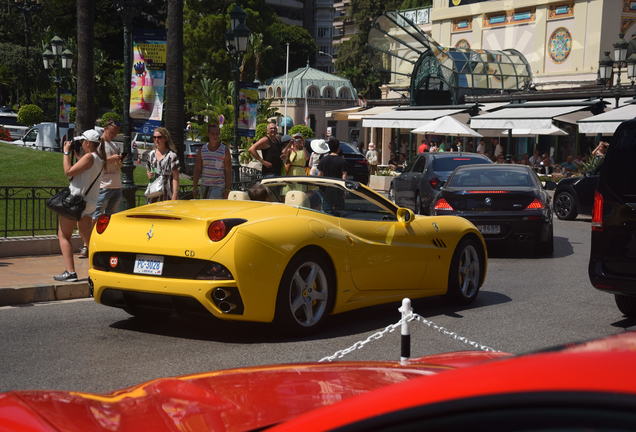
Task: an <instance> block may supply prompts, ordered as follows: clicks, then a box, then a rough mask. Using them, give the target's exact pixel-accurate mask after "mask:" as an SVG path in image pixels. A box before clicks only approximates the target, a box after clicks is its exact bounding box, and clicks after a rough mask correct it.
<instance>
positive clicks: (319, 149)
mask: <svg viewBox="0 0 636 432" xmlns="http://www.w3.org/2000/svg"><path fill="white" fill-rule="evenodd" d="M310 145H311V150H312V151H313V152H314V153H318V154H325V153H329V146H328V145H327V143H326V142H325V140H324V139H315V140H311V144H310Z"/></svg>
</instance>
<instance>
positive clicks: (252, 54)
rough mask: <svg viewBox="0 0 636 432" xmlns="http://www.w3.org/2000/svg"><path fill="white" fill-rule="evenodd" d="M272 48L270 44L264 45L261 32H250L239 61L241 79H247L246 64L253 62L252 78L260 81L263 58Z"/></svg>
mask: <svg viewBox="0 0 636 432" xmlns="http://www.w3.org/2000/svg"><path fill="white" fill-rule="evenodd" d="M272 49H273V48H272V46H271V45H265V42H264V40H263V33H252V34H250V43H249V44H248V45H247V52H246V53H245V55H244V56H243V61H242V62H241V67H240V71H241V81H248V79H247V73H248V64H250V63H251V62H254V78H255V79H256V81H259V82H260V71H261V64H262V63H263V59H264V58H265V57H267V53H268V52H269V51H271V50H272Z"/></svg>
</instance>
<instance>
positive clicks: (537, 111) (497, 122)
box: [470, 105, 587, 129]
mask: <svg viewBox="0 0 636 432" xmlns="http://www.w3.org/2000/svg"><path fill="white" fill-rule="evenodd" d="M585 108H587V106H584V105H583V106H564V107H530V106H529V107H519V108H502V109H500V110H499V111H495V112H491V113H486V114H482V115H480V116H476V117H473V118H472V119H471V120H470V127H471V128H473V129H550V127H552V119H553V118H554V117H558V116H562V115H565V114H568V113H571V112H575V111H580V110H583V109H585Z"/></svg>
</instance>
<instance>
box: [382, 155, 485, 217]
mask: <svg viewBox="0 0 636 432" xmlns="http://www.w3.org/2000/svg"><path fill="white" fill-rule="evenodd" d="M484 163H492V161H491V160H490V159H488V158H487V157H486V156H484V155H482V154H478V153H456V152H442V153H438V152H434V153H420V154H419V155H417V157H416V158H415V160H414V161H413V162H412V163H411V164H410V165H409V166H407V167H406V168H405V169H404V172H402V174H400V175H399V176H397V177H395V178H394V179H393V181H392V182H391V187H390V190H389V198H390V199H391V200H393V201H394V202H395V203H396V204H397V205H398V206H400V207H407V208H410V209H412V210H413V211H414V212H415V213H417V214H430V213H431V205H432V203H433V202H435V198H436V197H437V195H438V194H439V190H440V188H441V187H442V186H443V185H444V183H445V182H446V180H447V179H448V176H449V175H450V173H451V172H453V170H454V169H455V168H457V167H458V166H460V165H472V164H484Z"/></svg>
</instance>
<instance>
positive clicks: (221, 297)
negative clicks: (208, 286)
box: [212, 288, 230, 301]
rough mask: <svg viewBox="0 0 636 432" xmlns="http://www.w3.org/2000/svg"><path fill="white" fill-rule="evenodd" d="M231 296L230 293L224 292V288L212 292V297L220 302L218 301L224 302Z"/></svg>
mask: <svg viewBox="0 0 636 432" xmlns="http://www.w3.org/2000/svg"><path fill="white" fill-rule="evenodd" d="M229 296H230V292H228V291H226V290H224V289H223V288H216V289H215V290H214V291H213V292H212V297H214V299H215V300H218V301H223V300H225V299H226V298H228V297H229Z"/></svg>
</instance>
